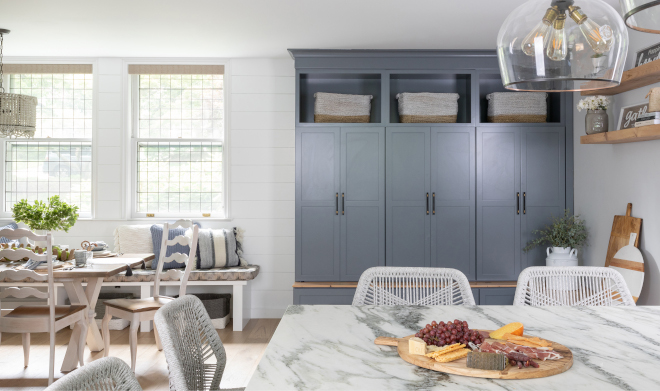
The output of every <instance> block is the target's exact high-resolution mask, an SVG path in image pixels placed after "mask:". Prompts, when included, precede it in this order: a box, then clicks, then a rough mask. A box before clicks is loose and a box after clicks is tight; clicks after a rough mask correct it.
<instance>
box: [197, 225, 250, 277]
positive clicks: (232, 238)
mask: <svg viewBox="0 0 660 391" xmlns="http://www.w3.org/2000/svg"><path fill="white" fill-rule="evenodd" d="M242 242H243V235H242V231H241V230H240V229H238V228H236V227H234V228H233V229H200V230H199V240H198V242H197V264H196V266H197V269H212V268H218V267H236V266H247V262H246V261H245V259H243V258H242V256H243V243H242Z"/></svg>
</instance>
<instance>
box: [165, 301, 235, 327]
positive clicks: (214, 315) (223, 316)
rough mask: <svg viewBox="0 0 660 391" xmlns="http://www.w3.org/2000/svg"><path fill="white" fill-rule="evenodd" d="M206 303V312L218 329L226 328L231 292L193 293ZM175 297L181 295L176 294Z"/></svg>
mask: <svg viewBox="0 0 660 391" xmlns="http://www.w3.org/2000/svg"><path fill="white" fill-rule="evenodd" d="M192 295H193V296H196V297H197V298H198V299H199V300H201V301H202V304H204V308H206V312H207V313H208V314H209V318H211V323H212V324H213V327H215V328H216V329H224V328H225V326H227V323H229V319H230V318H231V317H230V314H229V309H230V308H229V300H230V299H231V294H229V293H192ZM174 297H175V298H177V297H179V296H178V295H177V296H174Z"/></svg>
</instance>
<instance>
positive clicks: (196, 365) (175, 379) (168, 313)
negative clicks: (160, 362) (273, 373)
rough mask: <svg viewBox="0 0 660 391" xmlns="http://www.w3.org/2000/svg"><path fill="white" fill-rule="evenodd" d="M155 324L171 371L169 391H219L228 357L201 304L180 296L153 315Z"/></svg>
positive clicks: (190, 298)
mask: <svg viewBox="0 0 660 391" xmlns="http://www.w3.org/2000/svg"><path fill="white" fill-rule="evenodd" d="M154 323H155V324H156V325H157V326H158V329H159V330H160V339H161V343H162V345H163V351H164V352H165V359H166V360H167V366H168V368H169V371H170V390H176V391H188V390H219V389H220V380H221V379H222V374H223V373H224V370H225V365H226V363H227V355H226V354H225V348H224V346H223V345H222V341H221V340H220V337H219V336H218V332H217V331H215V327H213V323H211V318H209V314H208V313H207V312H206V309H205V308H204V304H202V301H201V300H200V299H199V298H197V297H196V296H192V295H190V296H180V297H179V298H178V299H176V300H173V301H171V302H169V303H167V304H166V305H164V306H163V307H162V308H161V309H159V310H158V312H156V319H155V321H154ZM223 390H235V391H237V390H243V388H231V389H229V388H223Z"/></svg>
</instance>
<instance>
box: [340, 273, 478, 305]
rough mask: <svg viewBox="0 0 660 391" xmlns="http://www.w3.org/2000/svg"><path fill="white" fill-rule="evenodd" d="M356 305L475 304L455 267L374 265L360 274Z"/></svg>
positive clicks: (462, 276) (470, 290) (461, 275)
mask: <svg viewBox="0 0 660 391" xmlns="http://www.w3.org/2000/svg"><path fill="white" fill-rule="evenodd" d="M353 305H475V303H474V297H473V296H472V289H470V283H469V282H468V280H467V278H466V277H465V275H464V274H463V273H461V272H460V271H458V270H456V269H443V268H430V267H372V268H370V269H367V270H365V271H364V273H362V275H361V276H360V282H359V283H358V287H357V289H356V290H355V296H354V297H353Z"/></svg>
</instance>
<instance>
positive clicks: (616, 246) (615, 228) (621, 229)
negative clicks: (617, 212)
mask: <svg viewBox="0 0 660 391" xmlns="http://www.w3.org/2000/svg"><path fill="white" fill-rule="evenodd" d="M641 231H642V219H640V218H637V217H632V204H628V207H627V208H626V215H625V216H614V222H613V223H612V234H611V235H610V243H609V245H608V246H607V255H606V258H605V267H608V266H610V263H611V262H612V259H613V258H614V255H616V253H617V251H619V250H620V249H621V248H622V247H624V246H626V245H628V242H629V241H630V234H632V233H635V234H637V237H636V238H635V247H639V236H640V234H641Z"/></svg>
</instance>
